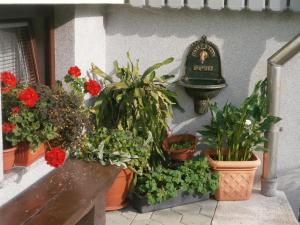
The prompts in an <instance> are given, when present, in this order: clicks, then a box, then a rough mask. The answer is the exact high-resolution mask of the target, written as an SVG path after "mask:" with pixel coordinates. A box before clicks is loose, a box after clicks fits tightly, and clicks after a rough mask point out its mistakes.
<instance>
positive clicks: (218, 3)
mask: <svg viewBox="0 0 300 225" xmlns="http://www.w3.org/2000/svg"><path fill="white" fill-rule="evenodd" d="M207 7H208V8H210V9H216V10H221V9H223V8H224V0H207Z"/></svg>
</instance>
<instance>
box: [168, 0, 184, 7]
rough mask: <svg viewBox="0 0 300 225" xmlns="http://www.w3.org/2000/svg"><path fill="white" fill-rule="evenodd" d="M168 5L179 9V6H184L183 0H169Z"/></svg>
mask: <svg viewBox="0 0 300 225" xmlns="http://www.w3.org/2000/svg"><path fill="white" fill-rule="evenodd" d="M168 6H169V7H171V8H177V9H180V8H182V7H184V0H169V1H168Z"/></svg>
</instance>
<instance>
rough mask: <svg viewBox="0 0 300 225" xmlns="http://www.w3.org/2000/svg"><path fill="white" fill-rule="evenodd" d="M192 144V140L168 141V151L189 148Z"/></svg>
mask: <svg viewBox="0 0 300 225" xmlns="http://www.w3.org/2000/svg"><path fill="white" fill-rule="evenodd" d="M193 145H194V142H192V141H189V140H185V141H179V142H173V143H170V147H169V148H170V151H173V150H178V149H189V148H192V147H193Z"/></svg>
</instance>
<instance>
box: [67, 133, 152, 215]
mask: <svg viewBox="0 0 300 225" xmlns="http://www.w3.org/2000/svg"><path fill="white" fill-rule="evenodd" d="M150 144H151V136H149V138H148V139H147V140H144V139H143V138H140V137H134V136H133V135H132V133H131V132H129V131H124V130H108V129H106V128H102V129H97V130H95V131H93V132H90V133H89V134H88V136H87V141H86V145H85V146H83V147H82V148H81V149H80V150H79V151H75V152H74V153H73V154H74V156H75V157H76V158H77V159H83V160H87V161H96V162H100V163H101V165H104V166H106V165H114V166H117V167H119V168H120V172H119V174H118V176H117V177H116V179H115V181H114V183H113V184H112V186H111V187H110V189H109V190H108V192H107V194H106V210H117V209H121V208H124V207H125V206H126V197H127V194H128V192H129V189H130V186H131V183H132V180H133V176H134V173H135V174H139V175H142V174H143V173H144V171H145V170H148V169H149V164H148V159H149V156H150V152H149V147H150Z"/></svg>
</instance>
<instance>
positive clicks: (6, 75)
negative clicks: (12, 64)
mask: <svg viewBox="0 0 300 225" xmlns="http://www.w3.org/2000/svg"><path fill="white" fill-rule="evenodd" d="M0 80H1V82H2V83H3V84H4V87H2V89H1V93H8V92H10V91H11V90H12V89H13V88H15V87H16V86H17V78H16V76H15V75H14V74H13V73H11V72H7V71H5V72H2V73H1V74H0Z"/></svg>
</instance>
